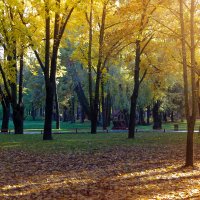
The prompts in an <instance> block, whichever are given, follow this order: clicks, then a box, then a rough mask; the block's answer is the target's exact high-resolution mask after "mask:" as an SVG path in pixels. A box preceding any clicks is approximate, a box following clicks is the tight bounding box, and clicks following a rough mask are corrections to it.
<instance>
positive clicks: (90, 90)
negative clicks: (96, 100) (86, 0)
mask: <svg viewBox="0 0 200 200" xmlns="http://www.w3.org/2000/svg"><path fill="white" fill-rule="evenodd" d="M92 20H93V0H91V1H90V17H89V21H88V22H89V46H88V84H89V104H90V105H89V107H90V115H91V116H92V115H93V114H92V113H93V95H92V42H93V31H92V28H93V25H92ZM90 118H91V123H92V124H93V126H95V122H92V121H93V120H92V117H90ZM92 129H94V131H95V128H94V127H93V128H92ZM91 132H92V131H91Z"/></svg>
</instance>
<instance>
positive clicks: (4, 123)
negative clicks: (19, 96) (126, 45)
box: [1, 97, 10, 132]
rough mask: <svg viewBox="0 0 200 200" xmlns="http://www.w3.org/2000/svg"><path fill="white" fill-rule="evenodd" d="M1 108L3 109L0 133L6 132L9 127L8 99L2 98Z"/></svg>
mask: <svg viewBox="0 0 200 200" xmlns="http://www.w3.org/2000/svg"><path fill="white" fill-rule="evenodd" d="M1 104H2V108H3V119H2V124H1V132H5V131H8V127H9V117H10V101H9V99H8V97H4V98H3V100H2V102H1Z"/></svg>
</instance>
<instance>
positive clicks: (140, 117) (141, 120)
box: [138, 108, 146, 125]
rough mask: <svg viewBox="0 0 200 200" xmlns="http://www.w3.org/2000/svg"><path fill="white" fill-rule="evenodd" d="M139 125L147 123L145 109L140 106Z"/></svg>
mask: <svg viewBox="0 0 200 200" xmlns="http://www.w3.org/2000/svg"><path fill="white" fill-rule="evenodd" d="M138 124H139V125H146V123H145V120H144V109H143V108H140V109H139V123H138Z"/></svg>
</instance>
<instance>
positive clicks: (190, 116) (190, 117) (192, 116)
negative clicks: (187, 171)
mask: <svg viewBox="0 0 200 200" xmlns="http://www.w3.org/2000/svg"><path fill="white" fill-rule="evenodd" d="M179 2H180V25H181V45H182V62H183V80H184V97H185V114H186V118H187V129H188V133H187V144H186V159H185V166H193V135H194V126H195V122H196V106H197V98H196V80H195V79H196V76H195V73H196V63H195V40H194V36H195V34H194V12H195V1H194V0H191V8H190V43H191V44H190V59H191V60H190V65H191V67H190V73H191V79H190V80H191V89H192V92H191V106H190V104H189V84H188V75H187V73H188V66H187V50H186V32H185V22H184V11H183V5H184V2H183V0H180V1H179Z"/></svg>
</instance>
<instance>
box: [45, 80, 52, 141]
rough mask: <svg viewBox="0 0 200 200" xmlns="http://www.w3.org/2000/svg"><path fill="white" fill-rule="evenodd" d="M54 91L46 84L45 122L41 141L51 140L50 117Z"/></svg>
mask: <svg viewBox="0 0 200 200" xmlns="http://www.w3.org/2000/svg"><path fill="white" fill-rule="evenodd" d="M53 94H54V89H53V87H52V86H51V85H50V84H47V83H46V99H45V121H44V134H43V140H52V139H53V138H52V115H53V99H54V95H53Z"/></svg>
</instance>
